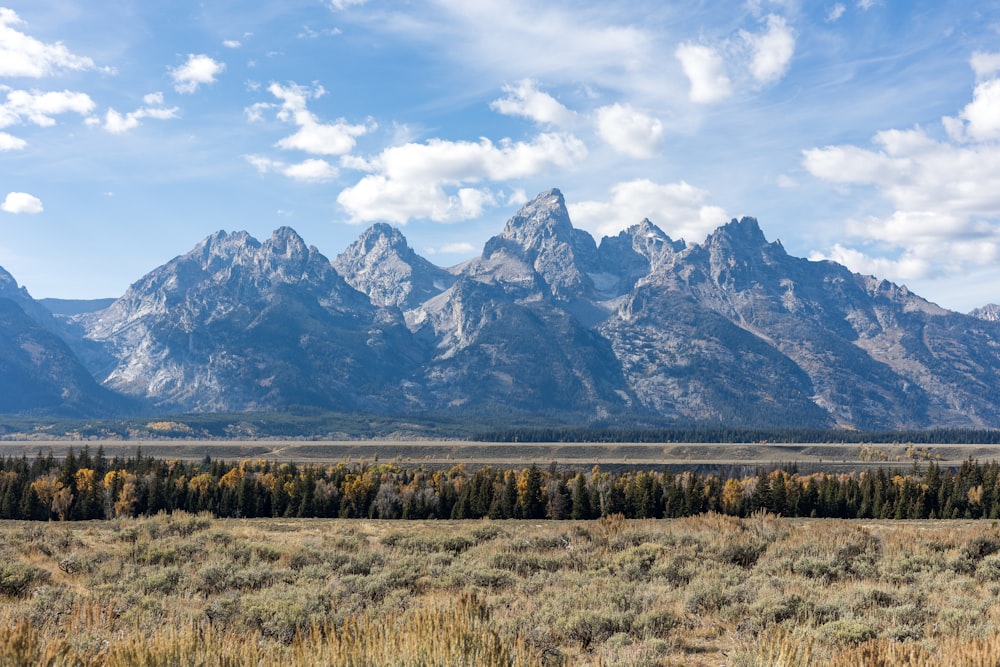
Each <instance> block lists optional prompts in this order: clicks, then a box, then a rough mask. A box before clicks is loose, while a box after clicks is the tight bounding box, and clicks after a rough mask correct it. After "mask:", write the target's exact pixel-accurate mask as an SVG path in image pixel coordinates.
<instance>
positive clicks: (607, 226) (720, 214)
mask: <svg viewBox="0 0 1000 667" xmlns="http://www.w3.org/2000/svg"><path fill="white" fill-rule="evenodd" d="M708 196H709V193H708V192H707V191H706V190H702V189H701V188H697V187H695V186H693V185H690V184H688V183H686V182H684V181H681V182H679V183H663V184H660V183H654V182H653V181H650V180H648V179H637V180H634V181H626V182H623V183H618V184H616V185H615V186H613V187H612V188H611V192H610V198H609V199H607V200H605V201H584V202H578V203H576V204H567V208H568V209H569V213H570V216H571V217H572V218H573V223H574V224H575V225H577V226H578V227H580V228H582V229H586V230H588V231H590V232H592V233H593V234H594V235H595V236H597V237H598V238H600V237H602V236H613V235H615V234H617V233H618V232H620V231H621V230H623V229H627V228H628V227H631V226H632V225H635V224H637V223H639V222H640V221H642V220H643V219H644V218H649V219H650V220H652V221H653V223H655V224H656V225H657V226H658V227H660V229H662V230H663V231H665V232H666V233H667V234H668V235H670V236H671V237H672V238H674V239H684V240H685V241H688V242H691V243H699V242H701V241H702V240H703V239H704V238H705V236H706V235H707V234H708V233H709V232H711V231H713V230H714V229H716V228H717V227H718V226H719V225H722V224H724V223H725V222H726V220H728V216H727V215H726V212H725V211H724V210H723V209H721V208H719V207H718V206H710V205H708V204H706V203H705V202H706V200H707V199H708Z"/></svg>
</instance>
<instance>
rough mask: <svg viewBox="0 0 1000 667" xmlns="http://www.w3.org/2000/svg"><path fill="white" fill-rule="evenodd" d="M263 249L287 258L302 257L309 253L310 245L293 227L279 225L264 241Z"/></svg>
mask: <svg viewBox="0 0 1000 667" xmlns="http://www.w3.org/2000/svg"><path fill="white" fill-rule="evenodd" d="M262 248H263V249H265V250H266V251H268V252H270V253H272V254H275V255H280V256H283V257H287V258H290V259H291V258H301V257H303V256H305V255H307V254H308V253H309V247H308V246H307V245H306V242H305V241H303V240H302V237H301V236H299V235H298V232H296V231H295V230H294V229H292V228H291V227H279V228H278V229H276V230H274V232H273V233H272V234H271V238H269V239H268V240H267V241H265V242H264V244H263V246H262Z"/></svg>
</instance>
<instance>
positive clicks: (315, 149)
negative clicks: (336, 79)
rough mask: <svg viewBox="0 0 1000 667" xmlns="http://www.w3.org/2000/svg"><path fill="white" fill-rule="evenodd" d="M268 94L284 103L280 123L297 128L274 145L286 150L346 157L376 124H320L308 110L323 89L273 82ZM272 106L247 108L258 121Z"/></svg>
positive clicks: (279, 116)
mask: <svg viewBox="0 0 1000 667" xmlns="http://www.w3.org/2000/svg"><path fill="white" fill-rule="evenodd" d="M268 91H270V93H271V94H272V95H274V96H275V97H276V98H278V99H279V100H281V105H280V106H278V107H277V108H278V114H277V117H278V120H281V121H283V122H286V123H290V124H292V125H297V126H298V128H299V129H298V131H296V132H295V133H294V134H292V135H290V136H288V137H285V138H284V139H282V140H280V141H279V142H278V143H277V144H275V145H276V146H277V147H278V148H282V149H286V150H300V151H304V152H306V153H312V154H314V155H344V154H346V153H349V152H350V151H351V150H352V149H353V148H354V145H355V143H356V140H357V137H360V136H362V135H364V134H367V133H368V132H371V131H372V130H374V129H375V128H376V127H377V125H376V124H375V123H374V122H371V121H369V122H368V123H366V124H363V125H352V124H350V123H348V122H347V121H346V120H344V119H343V118H340V119H338V120H336V121H334V122H333V123H321V122H320V121H319V119H318V118H317V117H316V116H315V114H313V113H312V112H311V111H309V108H308V101H309V100H310V99H318V98H320V97H322V96H323V95H325V94H326V91H325V90H323V87H322V86H315V87H313V88H307V87H305V86H299V85H296V84H294V83H292V84H289V85H288V86H282V85H280V84H277V83H272V84H271V85H270V86H268ZM271 108H274V107H273V105H268V104H266V103H258V104H255V105H253V106H251V107H249V108H248V109H247V116H248V118H250V120H259V119H260V118H261V117H262V116H263V112H264V111H266V110H268V109H271Z"/></svg>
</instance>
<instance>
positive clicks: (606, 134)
mask: <svg viewBox="0 0 1000 667" xmlns="http://www.w3.org/2000/svg"><path fill="white" fill-rule="evenodd" d="M595 119H596V122H597V133H598V134H599V135H600V136H601V138H602V139H604V141H606V142H607V143H608V144H609V145H610V146H611V147H612V148H613V149H614V150H615V151H616V152H618V153H621V154H622V155H627V156H629V157H633V158H636V159H645V158H651V157H653V156H655V155H656V154H657V153H658V152H659V150H660V146H661V144H662V143H663V123H662V122H661V121H660V119H659V118H655V117H654V116H650V115H649V114H647V113H645V112H642V111H639V110H638V109H634V108H632V107H631V106H629V105H627V104H618V103H615V104H612V105H611V106H606V107H601V108H599V109H597V111H596V112H595Z"/></svg>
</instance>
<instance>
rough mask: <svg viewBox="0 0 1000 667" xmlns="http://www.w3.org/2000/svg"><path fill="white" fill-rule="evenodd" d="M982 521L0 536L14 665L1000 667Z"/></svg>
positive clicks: (71, 528) (995, 581)
mask: <svg viewBox="0 0 1000 667" xmlns="http://www.w3.org/2000/svg"><path fill="white" fill-rule="evenodd" d="M998 595H1000V530H998V528H997V527H996V525H994V524H991V523H987V522H971V521H967V522H952V521H941V522H914V523H909V522H849V521H832V520H812V521H810V520H784V519H777V518H775V517H773V516H770V515H755V516H753V517H750V518H747V519H738V518H734V517H728V516H721V515H713V514H710V515H704V516H699V517H692V518H689V519H680V520H669V521H652V520H649V521H625V520H623V519H620V518H615V517H611V518H605V519H602V520H600V521H593V522H537V523H536V522H489V521H470V522H378V521H346V520H320V519H312V520H293V519H271V520H264V519H261V520H251V521H247V520H244V521H238V520H214V519H211V518H209V517H207V516H192V515H186V514H178V515H174V516H165V515H159V516H156V517H152V518H147V519H129V520H117V521H109V522H90V523H74V524H56V523H50V524H37V523H34V524H32V523H23V522H6V523H0V664H3V665H52V666H53V667H55V666H62V665H115V666H116V665H135V664H141V665H205V666H215V665H220V666H221V665H248V664H253V665H313V664H327V665H398V664H409V665H533V664H574V665H576V664H583V665H618V664H620V665H712V666H713V667H716V666H718V665H730V666H732V667H750V666H753V665H762V666H763V665H789V666H790V665H805V666H807V667H808V666H809V665H817V666H818V665H834V666H835V667H839V666H847V665H897V664H899V665H913V666H914V667H916V666H922V665H997V664H998V660H997V658H996V656H997V655H1000V608H998V605H997V599H998Z"/></svg>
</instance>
